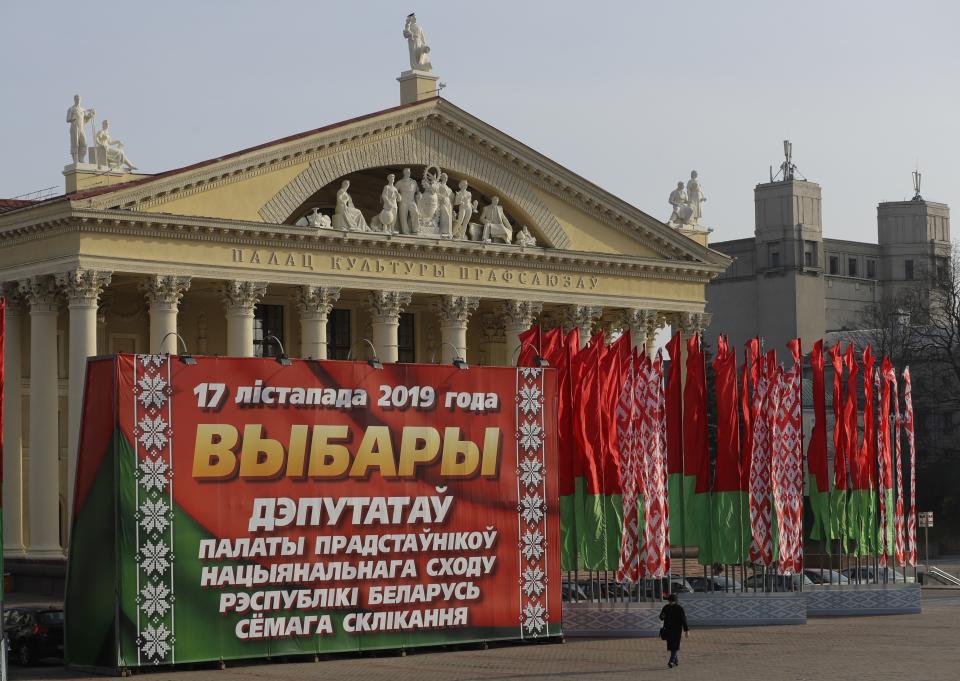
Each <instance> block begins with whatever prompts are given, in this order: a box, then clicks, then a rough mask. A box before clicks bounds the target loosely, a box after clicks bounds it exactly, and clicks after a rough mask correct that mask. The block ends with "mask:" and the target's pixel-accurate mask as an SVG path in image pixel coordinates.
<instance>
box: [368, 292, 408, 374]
mask: <svg viewBox="0 0 960 681" xmlns="http://www.w3.org/2000/svg"><path fill="white" fill-rule="evenodd" d="M410 300H411V296H410V294H409V293H400V292H399V291H370V297H369V298H368V299H367V302H368V303H369V304H370V315H371V317H372V325H371V326H372V331H373V333H372V335H373V347H375V348H376V350H377V357H379V358H380V361H381V362H396V361H397V357H398V350H397V345H398V341H397V329H398V328H399V327H400V312H402V311H403V308H405V307H406V306H407V305H409V304H410Z"/></svg>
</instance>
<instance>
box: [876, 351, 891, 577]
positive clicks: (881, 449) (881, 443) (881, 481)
mask: <svg viewBox="0 0 960 681" xmlns="http://www.w3.org/2000/svg"><path fill="white" fill-rule="evenodd" d="M881 375H882V374H881V373H880V369H875V370H874V375H873V376H874V379H873V389H874V394H875V395H876V396H877V399H878V400H879V399H880V385H881V384H880V377H881ZM889 417H890V414H889V413H884V410H883V402H882V401H881V402H880V409H879V416H878V417H877V424H878V426H879V424H881V423H883V421H884V419H889ZM881 428H882V426H880V427H878V428H877V492H878V496H879V497H880V556H879V558H878V559H877V564H878V565H879V567H882V568H885V567H887V553H888V552H889V550H890V547H889V546H887V522H888V521H887V517H888V516H887V513H888V509H887V494H886V489H887V487H886V479H887V478H886V473H885V469H884V460H885V459H884V453H885V451H886V448H887V447H886V440H885V439H884V437H883V434H882V433H881Z"/></svg>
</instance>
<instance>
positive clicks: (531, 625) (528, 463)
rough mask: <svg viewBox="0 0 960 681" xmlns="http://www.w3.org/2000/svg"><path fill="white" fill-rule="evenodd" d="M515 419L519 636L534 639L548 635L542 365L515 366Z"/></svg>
mask: <svg viewBox="0 0 960 681" xmlns="http://www.w3.org/2000/svg"><path fill="white" fill-rule="evenodd" d="M516 419H517V432H516V445H517V527H518V530H519V537H520V541H519V545H518V550H519V561H518V563H519V565H520V570H519V575H518V577H519V580H518V581H519V585H520V612H519V621H520V637H521V638H537V637H540V636H547V635H548V634H549V631H548V627H547V616H548V613H549V603H548V600H547V599H548V596H547V594H548V590H547V585H548V583H549V575H548V574H547V547H546V541H547V539H546V538H547V478H546V457H545V455H544V431H543V426H544V423H543V370H542V369H539V368H529V367H523V368H520V369H517V379H516Z"/></svg>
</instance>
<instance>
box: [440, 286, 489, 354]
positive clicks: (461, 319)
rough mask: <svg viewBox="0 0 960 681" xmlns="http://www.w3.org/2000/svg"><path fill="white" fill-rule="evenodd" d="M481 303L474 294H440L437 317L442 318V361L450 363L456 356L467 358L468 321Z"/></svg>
mask: <svg viewBox="0 0 960 681" xmlns="http://www.w3.org/2000/svg"><path fill="white" fill-rule="evenodd" d="M479 305H480V299H479V298H474V297H472V296H440V300H439V301H438V303H437V306H436V309H437V317H438V318H439V319H440V361H441V362H442V363H443V364H449V363H450V362H452V361H453V360H454V359H456V358H458V357H459V358H460V359H464V360H465V359H466V358H467V321H468V320H469V319H470V315H471V313H473V311H474V310H476V309H477V307H479Z"/></svg>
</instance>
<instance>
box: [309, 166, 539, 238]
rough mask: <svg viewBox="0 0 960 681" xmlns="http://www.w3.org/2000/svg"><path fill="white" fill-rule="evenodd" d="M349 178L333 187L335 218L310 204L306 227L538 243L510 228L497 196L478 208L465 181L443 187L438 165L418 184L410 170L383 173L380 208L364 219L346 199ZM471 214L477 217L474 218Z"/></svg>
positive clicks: (522, 230) (525, 232)
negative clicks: (397, 172)
mask: <svg viewBox="0 0 960 681" xmlns="http://www.w3.org/2000/svg"><path fill="white" fill-rule="evenodd" d="M349 189H350V181H349V180H344V181H343V182H342V183H341V184H340V189H338V190H337V201H336V206H335V208H334V213H333V218H331V217H330V216H329V215H324V214H323V213H321V212H320V209H319V208H314V209H313V210H312V211H311V212H310V213H309V214H307V215H306V221H307V225H308V226H310V227H314V228H317V229H339V230H343V231H350V232H380V233H386V234H408V235H412V236H433V237H439V238H441V239H459V240H464V241H478V242H482V243H502V244H517V245H519V246H536V244H537V241H536V239H535V238H534V237H533V235H532V234H530V230H529V229H527V227H525V226H524V227H521V228H520V229H518V230H516V232H515V231H514V228H513V225H511V224H510V220H509V219H507V216H506V215H505V214H504V212H503V206H501V205H500V199H499V197H496V196H494V197H491V199H490V204H489V205H488V206H486V207H484V208H483V210H482V211H480V210H479V205H478V202H477V200H475V199H474V198H473V194H472V193H471V192H470V188H469V186H468V184H467V182H466V180H461V181H460V183H459V185H458V188H457V191H456V192H455V191H453V189H451V188H450V187H449V186H448V185H447V174H446V173H444V172H442V171H441V169H440V168H439V167H437V166H429V167H427V169H426V170H425V171H424V173H423V178H422V179H421V180H420V182H417V181H416V180H415V179H414V178H412V177H411V176H410V169H409V168H404V169H403V176H402V177H401V178H400V179H399V180H398V179H396V176H395V175H393V174H390V175H387V184H386V185H384V187H383V190H382V191H381V192H380V202H381V205H382V208H381V210H380V212H379V213H377V214H376V215H374V216H373V218H372V219H371V220H370V222H369V223H368V222H367V220H366V218H365V217H364V216H363V213H361V212H360V209H359V208H357V207H356V206H354V205H353V199H351V198H350V193H349V191H348V190H349ZM474 218H476V219H477V221H473V220H474Z"/></svg>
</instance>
